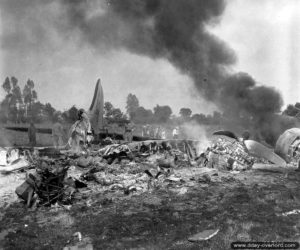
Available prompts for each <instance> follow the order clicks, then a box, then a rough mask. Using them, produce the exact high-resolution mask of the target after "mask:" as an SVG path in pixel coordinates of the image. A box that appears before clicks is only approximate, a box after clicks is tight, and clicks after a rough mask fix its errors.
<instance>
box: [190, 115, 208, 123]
mask: <svg viewBox="0 0 300 250" xmlns="http://www.w3.org/2000/svg"><path fill="white" fill-rule="evenodd" d="M191 120H192V121H195V122H197V123H199V124H206V123H207V119H206V116H205V115H204V114H194V115H192V117H191Z"/></svg>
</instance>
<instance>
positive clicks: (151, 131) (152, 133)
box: [142, 125, 166, 139]
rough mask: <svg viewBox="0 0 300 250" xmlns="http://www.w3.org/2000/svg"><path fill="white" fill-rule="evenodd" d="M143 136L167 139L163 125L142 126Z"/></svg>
mask: <svg viewBox="0 0 300 250" xmlns="http://www.w3.org/2000/svg"><path fill="white" fill-rule="evenodd" d="M142 136H143V137H151V138H156V139H166V130H165V129H164V128H163V127H161V126H157V127H155V126H150V125H145V126H143V128H142Z"/></svg>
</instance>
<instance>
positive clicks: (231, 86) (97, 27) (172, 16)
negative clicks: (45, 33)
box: [63, 0, 283, 143]
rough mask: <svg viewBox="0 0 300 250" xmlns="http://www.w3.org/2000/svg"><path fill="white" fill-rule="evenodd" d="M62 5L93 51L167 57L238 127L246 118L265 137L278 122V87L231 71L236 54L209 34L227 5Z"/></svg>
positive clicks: (145, 0)
mask: <svg viewBox="0 0 300 250" xmlns="http://www.w3.org/2000/svg"><path fill="white" fill-rule="evenodd" d="M63 3H64V5H65V7H66V9H67V13H68V15H67V16H68V17H69V21H70V24H71V25H72V26H73V27H74V24H75V26H76V28H77V29H78V30H79V31H80V32H81V34H82V38H83V39H84V40H85V41H87V42H88V43H89V44H91V45H93V46H94V47H96V48H102V47H103V46H105V47H106V48H107V49H126V50H129V51H131V52H133V53H136V54H141V55H146V56H149V57H151V58H165V59H167V60H168V61H169V62H170V63H172V64H173V65H174V66H175V67H177V69H179V70H180V71H181V72H182V73H184V74H187V75H189V76H190V77H191V78H192V79H193V81H194V83H195V86H196V89H197V90H198V91H199V94H200V95H202V96H203V97H204V98H206V99H207V100H210V101H213V102H215V103H216V104H217V105H218V107H219V108H220V109H221V110H222V111H224V112H225V113H226V114H228V115H229V116H230V118H231V119H234V120H235V122H236V123H239V120H240V119H242V118H243V119H244V118H245V117H247V118H248V120H249V121H250V122H251V124H253V126H254V127H255V129H256V130H261V131H259V132H262V133H264V130H266V131H268V130H271V127H272V124H274V123H276V122H277V120H276V119H277V118H276V116H275V115H274V114H275V113H277V112H280V109H281V107H282V104H283V102H282V98H281V95H280V94H279V93H278V92H277V91H276V90H275V89H274V88H269V87H266V86H258V85H257V83H256V82H255V80H254V79H253V78H252V77H251V76H250V75H248V74H246V73H237V74H231V73H229V69H230V66H232V65H233V64H234V63H235V61H236V58H235V54H234V52H233V51H232V50H231V49H230V48H229V47H228V46H227V45H226V44H225V43H224V42H223V41H221V40H220V39H219V38H217V37H216V36H214V35H212V34H210V33H209V32H208V30H207V26H208V25H210V24H214V23H216V22H218V21H219V19H220V18H221V16H222V13H223V11H224V9H225V1H223V0H172V1H170V0H110V1H107V2H106V5H102V6H101V8H102V9H103V12H101V13H99V14H97V13H96V14H95V11H94V9H93V8H95V3H91V2H90V1H89V2H84V1H72V0H65V1H63ZM92 13H94V14H92ZM275 120H276V121H275ZM276 127H281V126H280V125H278V126H276ZM260 128H264V129H260ZM280 132H281V131H278V133H280ZM276 133H277V132H276ZM271 137H272V140H273V141H274V138H273V137H275V136H271ZM269 141H270V142H271V140H269ZM273 141H272V143H273Z"/></svg>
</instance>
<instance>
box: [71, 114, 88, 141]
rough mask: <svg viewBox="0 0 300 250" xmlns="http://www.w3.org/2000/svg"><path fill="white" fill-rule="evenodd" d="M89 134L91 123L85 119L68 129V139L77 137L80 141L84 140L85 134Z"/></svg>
mask: <svg viewBox="0 0 300 250" xmlns="http://www.w3.org/2000/svg"><path fill="white" fill-rule="evenodd" d="M88 132H91V123H90V121H89V119H88V118H87V117H83V119H82V120H78V121H76V122H75V123H74V124H73V125H72V127H71V129H70V138H74V137H77V136H78V137H79V140H80V141H83V140H84V137H85V135H86V133H88Z"/></svg>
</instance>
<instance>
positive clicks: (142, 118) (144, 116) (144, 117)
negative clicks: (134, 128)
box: [133, 107, 153, 124]
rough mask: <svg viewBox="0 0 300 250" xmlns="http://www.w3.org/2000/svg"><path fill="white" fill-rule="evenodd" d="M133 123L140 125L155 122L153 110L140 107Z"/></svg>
mask: <svg viewBox="0 0 300 250" xmlns="http://www.w3.org/2000/svg"><path fill="white" fill-rule="evenodd" d="M133 122H134V123H138V124H146V123H152V122H153V112H152V110H150V109H145V108H144V107H138V109H137V110H136V111H135V116H134V118H133Z"/></svg>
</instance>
